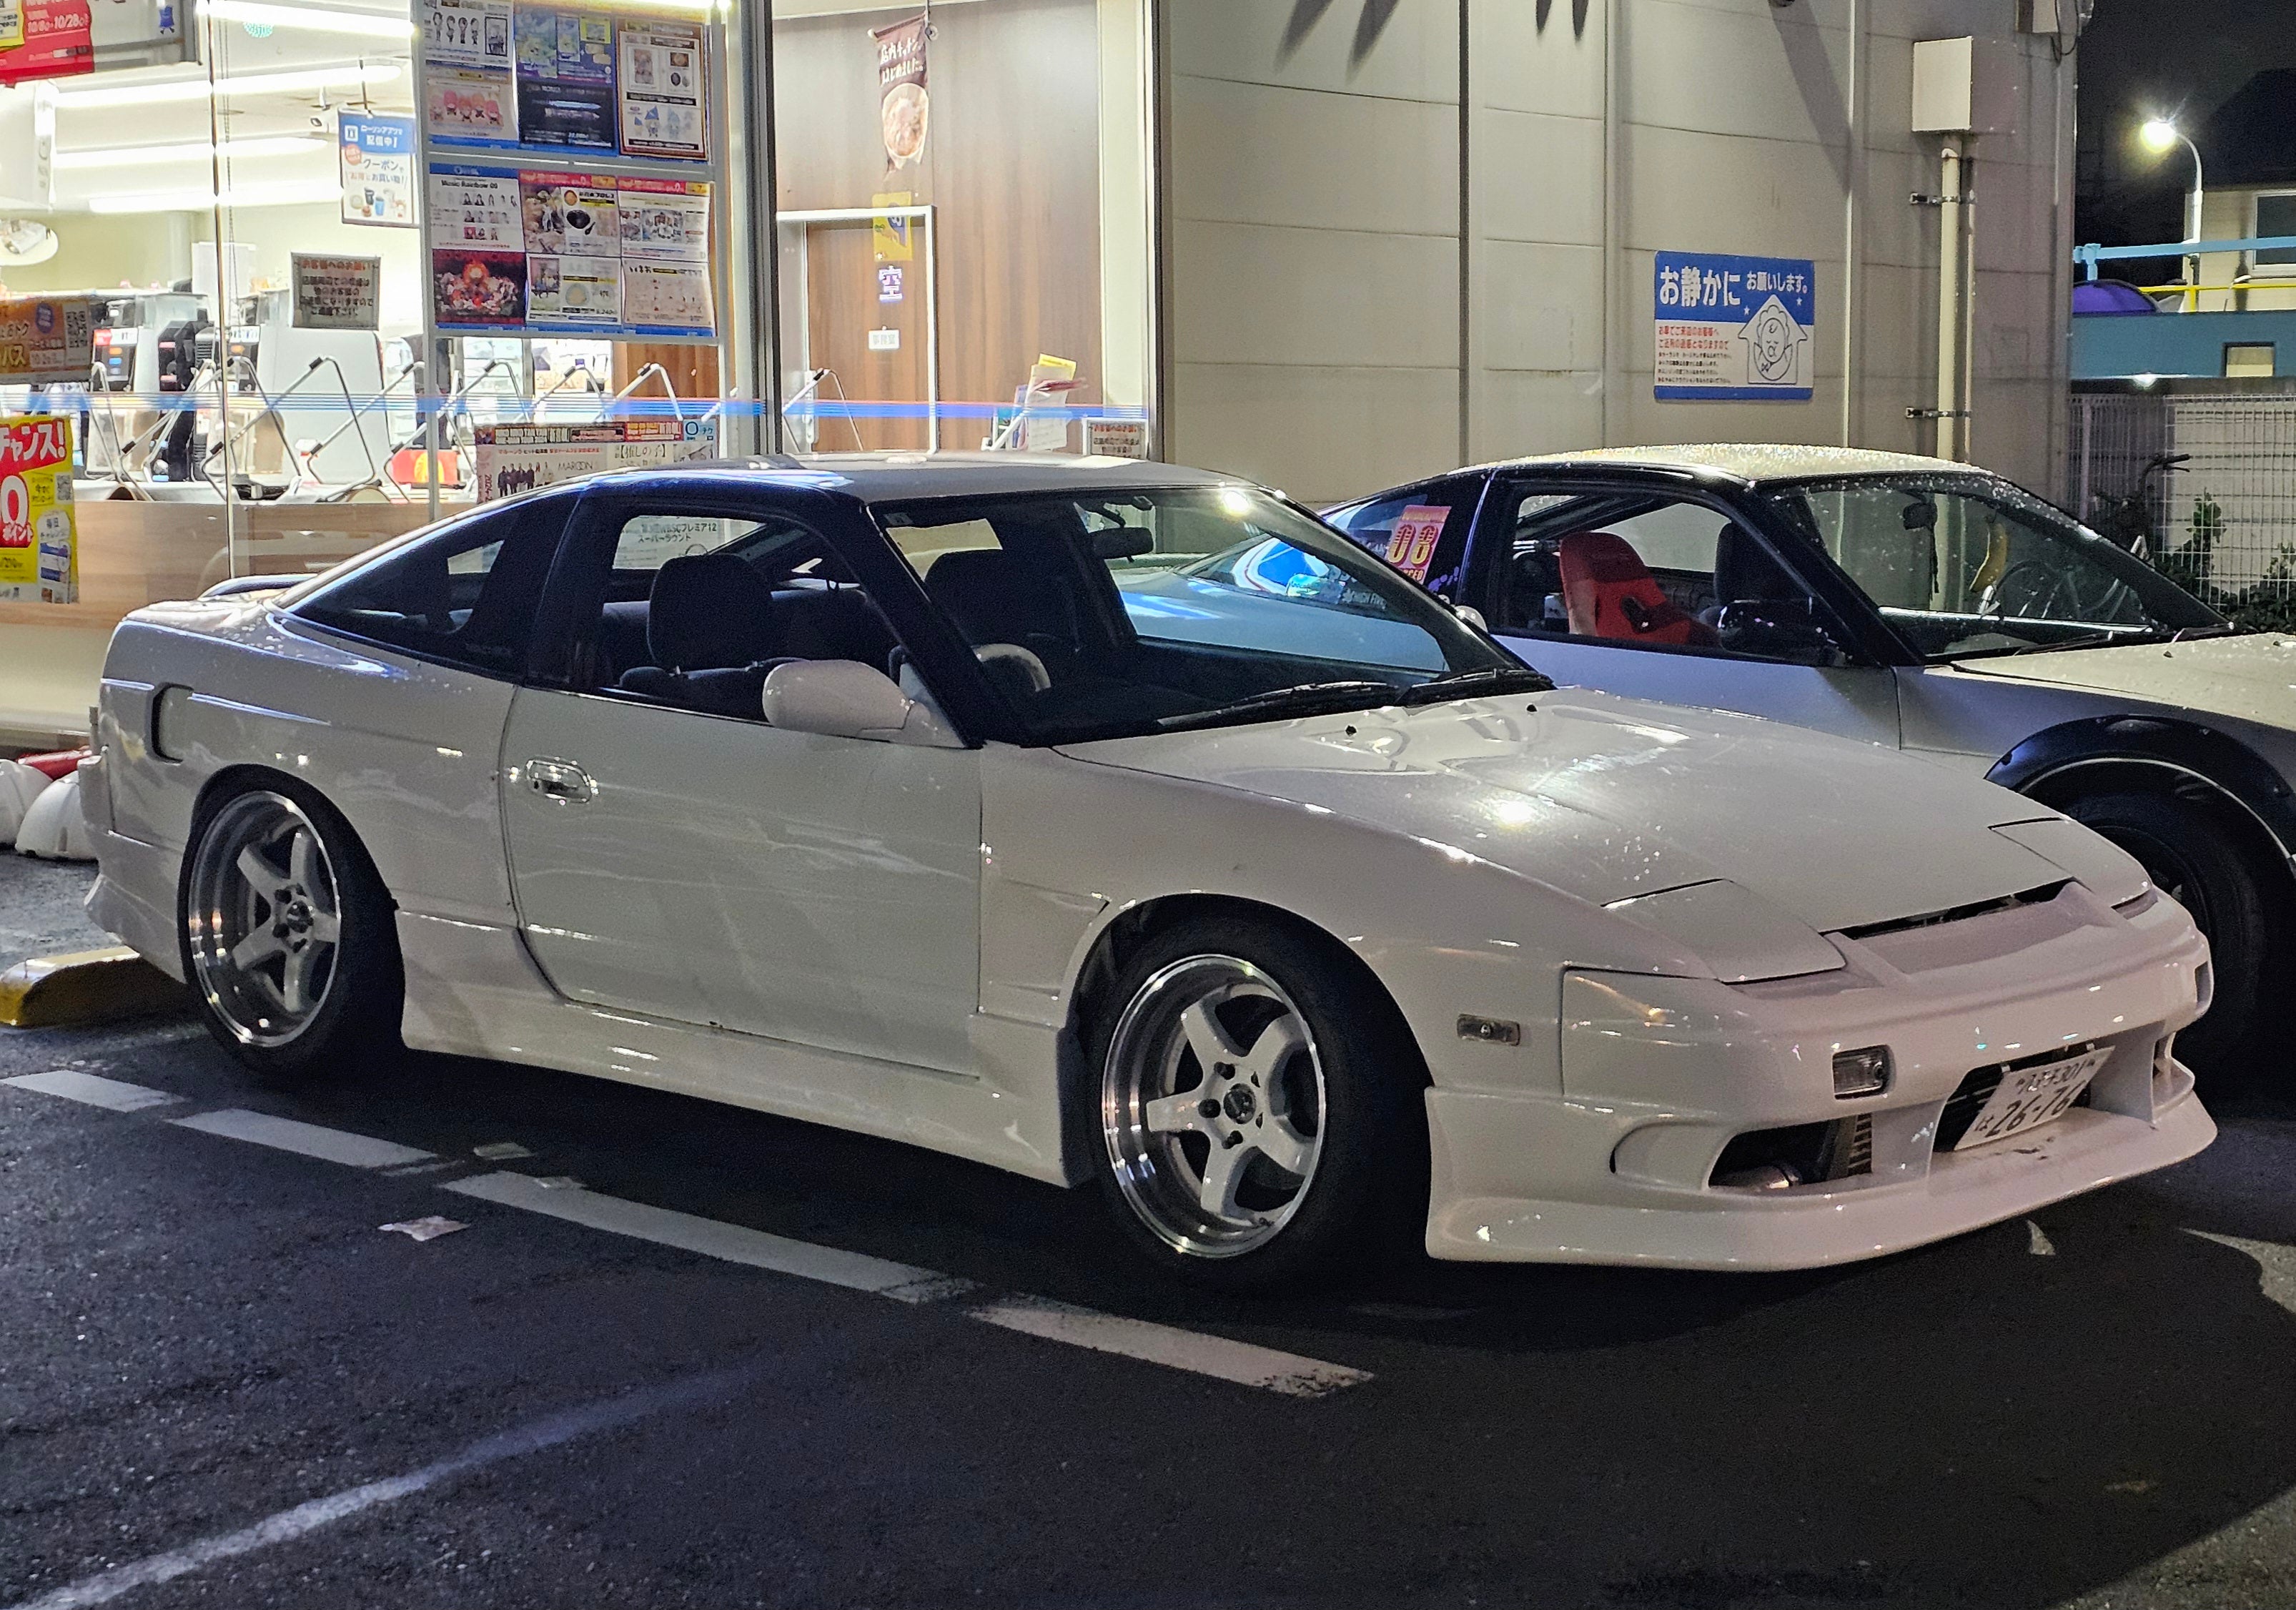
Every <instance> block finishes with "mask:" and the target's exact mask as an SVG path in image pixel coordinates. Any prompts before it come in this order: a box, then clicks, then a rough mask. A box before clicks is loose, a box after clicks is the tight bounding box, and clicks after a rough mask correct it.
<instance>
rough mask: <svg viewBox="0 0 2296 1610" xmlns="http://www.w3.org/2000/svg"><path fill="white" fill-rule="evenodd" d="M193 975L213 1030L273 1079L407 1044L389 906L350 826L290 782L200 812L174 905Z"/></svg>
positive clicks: (249, 789)
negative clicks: (402, 1037) (401, 1032)
mask: <svg viewBox="0 0 2296 1610" xmlns="http://www.w3.org/2000/svg"><path fill="white" fill-rule="evenodd" d="M178 916H179V932H180V933H181V935H182V942H183V956H184V977H185V978H186V979H187V980H188V981H189V982H190V983H191V986H192V991H193V996H194V997H195V998H196V999H197V1001H198V1003H199V1006H200V1010H201V1015H202V1016H203V1017H204V1018H205V1019H206V1021H207V1025H208V1029H209V1032H211V1033H212V1034H214V1036H215V1037H216V1039H217V1040H218V1041H220V1042H221V1043H222V1045H223V1046H224V1047H225V1049H227V1050H229V1051H231V1052H232V1053H233V1054H234V1056H237V1057H238V1058H239V1059H240V1060H241V1061H242V1063H244V1064H247V1065H248V1066H249V1067H250V1068H251V1069H253V1070H254V1071H255V1072H257V1073H258V1074H260V1075H262V1076H263V1077H265V1078H266V1079H273V1080H294V1079H299V1078H303V1077H305V1076H307V1075H309V1074H312V1073H316V1072H321V1071H324V1070H327V1069H332V1068H335V1067H340V1066H342V1065H345V1064H350V1063H355V1062H357V1061H360V1060H363V1059H365V1058H366V1057H369V1056H373V1055H374V1054H376V1053H377V1052H378V1051H380V1050H385V1049H388V1048H389V1047H395V1046H396V1045H397V1043H398V1012H399V1007H400V1002H401V999H402V984H401V978H400V973H399V961H398V944H397V942H396V936H395V934H394V933H393V932H392V920H391V913H390V899H389V894H388V893H387V892H386V891H384V889H383V886H382V883H381V879H380V878H379V877H377V876H376V875H375V873H374V871H373V867H371V866H370V865H369V863H368V861H367V858H366V856H365V851H364V850H362V849H361V848H360V846H359V844H358V842H357V838H356V837H355V836H354V835H353V834H352V833H351V830H350V827H349V826H348V824H347V823H345V822H344V821H343V819H342V818H341V817H340V816H339V815H337V814H336V813H335V812H334V811H333V810H332V809H330V808H329V807H328V806H327V804H326V802H325V801H323V800H321V799H319V798H318V797H317V796H316V794H313V793H310V792H309V791H308V790H307V789H304V788H302V787H300V786H299V785H297V784H291V783H288V782H286V781H285V780H284V779H281V780H278V781H276V782H271V783H256V784H249V785H247V786H245V787H242V788H240V789H238V790H236V791H234V792H232V793H228V794H225V795H224V796H223V797H221V798H219V799H217V800H214V801H210V802H209V803H208V805H207V806H206V807H205V808H204V809H202V810H201V813H200V817H199V819H198V821H197V822H196V823H195V825H194V827H193V835H192V845H191V849H190V851H189V853H187V854H186V855H185V856H184V871H183V880H182V883H181V887H180V894H179V912H178Z"/></svg>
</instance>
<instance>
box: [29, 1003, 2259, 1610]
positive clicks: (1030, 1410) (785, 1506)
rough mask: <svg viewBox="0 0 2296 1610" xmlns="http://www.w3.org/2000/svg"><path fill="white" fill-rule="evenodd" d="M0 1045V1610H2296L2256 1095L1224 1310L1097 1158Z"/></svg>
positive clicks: (130, 1034)
mask: <svg viewBox="0 0 2296 1610" xmlns="http://www.w3.org/2000/svg"><path fill="white" fill-rule="evenodd" d="M0 1081H13V1082H0V1269H4V1270H5V1271H6V1279H5V1282H4V1290H0V1606H19V1605H25V1604H30V1605H38V1606H48V1607H53V1606H77V1605H93V1604H98V1603H118V1604H120V1605H123V1606H193V1605H213V1606H234V1607H243V1606H317V1605H324V1606H367V1605H374V1606H386V1605H387V1606H394V1607H398V1606H479V1605H487V1606H529V1605H531V1606H569V1607H572V1606H584V1607H590V1606H599V1605H604V1604H646V1605H657V1604H660V1605H677V1604H692V1605H703V1606H743V1605H763V1606H790V1607H792V1610H795V1607H799V1606H803V1607H807V1610H814V1607H826V1606H935V1607H938V1606H958V1605H969V1604H988V1605H996V1606H1029V1607H1032V1610H1033V1607H1037V1606H1043V1607H1045V1610H1054V1607H1059V1610H1070V1607H1075V1610H1086V1607H1108V1610H1166V1607H1170V1610H1182V1607H1185V1610H1199V1607H1210V1606H1220V1607H1223V1610H1226V1607H1230V1606H1278V1607H1283V1610H1292V1607H1295V1606H1296V1607H1299V1610H1324V1607H1326V1606H1500V1605H1504V1606H1535V1607H1538V1610H1552V1607H1558V1606H1559V1607H1570V1606H1588V1607H1590V1610H1591V1607H1595V1606H1638V1607H1639V1606H1651V1607H1658V1610H1677V1607H1678V1610H1737V1607H1739V1606H1764V1607H1771V1606H1786V1607H1788V1610H1801V1607H1804V1606H1942V1605H1952V1606H2036V1607H2038V1606H2056V1605H2066V1604H2077V1605H2080V1606H2096V1607H2100V1610H2101V1607H2103V1606H2115V1607H2122V1606H2180V1607H2182V1606H2284V1605H2287V1604H2290V1603H2292V1602H2296V1502H2292V1497H2291V1494H2292V1492H2296V1311H2292V1305H2296V1253H2292V1244H2296V1199H2292V1195H2291V1192H2290V1190H2289V1188H2288V1182H2289V1181H2290V1180H2291V1179H2296V1110H2292V1109H2289V1108H2285V1107H2280V1106H2275V1105H2267V1104H2264V1103H2261V1102H2259V1101H2250V1102H2248V1103H2245V1104H2241V1105H2229V1106H2227V1107H2226V1109H2225V1111H2224V1113H2222V1114H2221V1116H2222V1117H2223V1119H2224V1135H2223V1138H2221V1139H2220V1140H2219V1141H2218V1144H2217V1146H2215V1147H2213V1148H2212V1149H2211V1150H2210V1151H2209V1152H2208V1153H2205V1154H2202V1156H2201V1157H2200V1158H2198V1159H2196V1160H2194V1162H2191V1163H2188V1164H2186V1165H2185V1166H2183V1167H2181V1168H2179V1169H2177V1170H2175V1171H2170V1172H2169V1173H2166V1174H2163V1175H2160V1176H2156V1177H2154V1178H2153V1179H2149V1180H2146V1181H2143V1182H2139V1183H2136V1184H2135V1185H2131V1186H2127V1187H2120V1188H2117V1189H2114V1190H2111V1191H2107V1192H2104V1193H2101V1194H2099V1195H2094V1196H2091V1197H2087V1198H2084V1199H2082V1200H2080V1201H2078V1202H2074V1203H2067V1204H2064V1205H2062V1206H2060V1207H2058V1208H2055V1209H2053V1210H2050V1211H2048V1212H2044V1213H2042V1214H2040V1215H2038V1216H2037V1217H2036V1218H2035V1219H2033V1220H2018V1221H2014V1222H2012V1223H2008V1224H2005V1225H2002V1226H1999V1227H1997V1228H1994V1229H1991V1230H1988V1231H1985V1232H1983V1233H1981V1234H1978V1235H1974V1236H1967V1237H1964V1238H1962V1239H1960V1240H1957V1241H1955V1242H1952V1243H1949V1244H1945V1245H1942V1246H1939V1247H1934V1248H1930V1249H1927V1250H1925V1251H1922V1252H1918V1253H1911V1254H1907V1255H1905V1256H1902V1257H1898V1258H1892V1259H1889V1260H1885V1261H1880V1262H1877V1263H1873V1264H1867V1265H1863V1266H1858V1267H1856V1268H1852V1269H1844V1270H1838V1271H1833V1272H1831V1273H1827V1274H1822V1275H1810V1276H1795V1277H1718V1276H1694V1275H1680V1274H1669V1273H1661V1272H1654V1271H1619V1270H1585V1269H1467V1268H1457V1267H1439V1266H1433V1265H1419V1266H1416V1267H1414V1268H1409V1269H1401V1270H1397V1271H1391V1272H1385V1273H1381V1274H1377V1275H1374V1276H1365V1277H1359V1278H1357V1279H1356V1280H1355V1281H1353V1282H1351V1283H1349V1284H1346V1285H1343V1286H1338V1287H1335V1288H1333V1289H1332V1290H1329V1291H1326V1292H1323V1293H1319V1294H1313V1295H1304V1296H1300V1297H1295V1298H1288V1299H1285V1300H1283V1301H1280V1302H1239V1301H1235V1300H1231V1299H1226V1298H1218V1297H1213V1296H1208V1295H1205V1294H1201V1293H1197V1292H1194V1291H1193V1290H1190V1289H1187V1288H1185V1287H1181V1286H1175V1285H1173V1284H1171V1283H1169V1282H1168V1281H1166V1280H1164V1279H1162V1278H1161V1277H1158V1276H1156V1275H1154V1274H1153V1273H1151V1272H1144V1270H1143V1269H1141V1267H1140V1266H1139V1265H1137V1264H1136V1262H1135V1261H1133V1260H1132V1257H1131V1255H1130V1254H1129V1253H1128V1250H1127V1249H1126V1247H1125V1246H1124V1244H1122V1243H1121V1242H1120V1240H1119V1237H1118V1236H1117V1235H1116V1234H1115V1233H1114V1231H1113V1229H1112V1227H1111V1226H1110V1225H1108V1224H1107V1223H1106V1222H1105V1221H1104V1220H1103V1214H1102V1209H1101V1206H1100V1204H1099V1203H1098V1202H1097V1201H1096V1200H1095V1198H1094V1197H1093V1196H1092V1195H1090V1194H1088V1193H1065V1192H1061V1191H1057V1190H1054V1189H1051V1188H1049V1187H1042V1186H1037V1185H1034V1184H1031V1183H1029V1182H1026V1181H1021V1180H1018V1179H1012V1178H1008V1177H1005V1176H1003V1175H1000V1174H997V1173H995V1172H993V1171H987V1170H983V1169H980V1168H977V1167H974V1166H972V1165H970V1164H966V1163H962V1162H955V1161H952V1160H948V1159H945V1158H939V1157H935V1156H931V1155H929V1154H921V1153H917V1152H914V1151H910V1150H908V1149H906V1148H902V1147H898V1146H891V1145H888V1144H884V1143H880V1142H876V1141H872V1140H866V1139H863V1138H856V1137H851V1136H845V1135H840V1134H836V1133H833V1132H831V1131H826V1130H823V1129H816V1128H812V1127H809V1126H806V1125H802V1124H798V1123H792V1122H787V1121H781V1120H776V1119H772V1118H767V1117H764V1116H761V1115H758V1114H756V1113H745V1112H741V1111H737V1110H734V1109H731V1108H726V1107H721V1106H717V1105H709V1104H705V1103H701V1102H695V1101H691V1100H687V1099H685V1098H682V1097H669V1096H665V1095H662V1094H660V1093H658V1092H653V1091H648V1090H644V1089H638V1088H627V1087H622V1086H616V1085H610V1084H605V1083H601V1082H597V1081H593V1080H582V1079H578V1078H575V1077H572V1076H566V1075H558V1074H549V1073H543V1072H535V1071H531V1070H526V1069H520V1068H513V1067H508V1066H503V1065H498V1064H480V1063H470V1062H462V1061H455V1060H450V1059H443V1058H435V1057H423V1056H406V1057H403V1058H400V1059H398V1060H397V1061H396V1062H394V1063H393V1064H391V1065H390V1066H389V1067H388V1068H387V1069H385V1070H384V1071H382V1072H380V1073H379V1074H375V1075H371V1076H368V1077H366V1078H364V1079H362V1080H357V1081H349V1080H345V1081H339V1082H332V1083H324V1082H323V1083H320V1084H316V1085H312V1086H308V1087H305V1088H300V1089H298V1090H296V1091H293V1092H290V1093H282V1092H275V1091H268V1090H265V1089H262V1088H258V1087H257V1086H255V1085H253V1084H251V1083H250V1081H249V1080H246V1079H245V1078H244V1076H243V1075H242V1073H241V1072H239V1071H238V1069H237V1068H236V1066H235V1064H233V1063H232V1062H231V1061H230V1060H229V1059H228V1058H226V1057H225V1056H223V1055H222V1054H221V1053H220V1052H219V1051H218V1050H217V1049H216V1048H215V1047H213V1045H212V1044H211V1043H210V1042H209V1040H208V1039H206V1037H205V1036H204V1035H203V1034H202V1033H201V1032H200V1031H197V1030H196V1029H195V1028H194V1027H193V1026H192V1025H191V1024H190V1023H187V1022H175V1023H153V1024H144V1025H138V1026H133V1027H128V1028H122V1029H117V1030H107V1031H74V1032H63V1031H38V1032H18V1033H12V1034H6V1035H0ZM482 1149H483V1150H484V1152H485V1153H487V1154H486V1155H481V1154H480V1152H481V1150H482ZM544 1182H549V1183H546V1184H545V1183H544ZM431 1218H444V1219H447V1220H453V1221H455V1222H458V1223H460V1224H462V1225H463V1226H464V1227H465V1228H461V1229H459V1230H455V1231H452V1232H449V1233H447V1234H443V1235H439V1236H436V1237H435V1238H433V1239H429V1240H420V1241H418V1240H416V1239H414V1238H413V1237H412V1236H408V1235H406V1234H405V1233H399V1232H393V1231H386V1230H384V1229H382V1228H379V1227H381V1226H384V1225H394V1224H409V1223H416V1222H419V1221H421V1220H427V1219H431Z"/></svg>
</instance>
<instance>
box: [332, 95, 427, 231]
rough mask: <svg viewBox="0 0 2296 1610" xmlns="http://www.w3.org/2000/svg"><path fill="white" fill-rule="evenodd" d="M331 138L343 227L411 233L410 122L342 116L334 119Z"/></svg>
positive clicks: (411, 131)
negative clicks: (336, 161) (337, 157)
mask: <svg viewBox="0 0 2296 1610" xmlns="http://www.w3.org/2000/svg"><path fill="white" fill-rule="evenodd" d="M335 138H336V141H337V143H338V149H339V152H340V156H341V163H340V167H341V171H342V179H343V222H344V223H346V224H365V225H371V226H380V227H383V228H389V229H412V228H414V119H412V118H388V117H381V116H370V115H366V114H364V113H359V112H349V111H347V112H343V113H341V114H340V116H339V117H338V118H337V119H336V123H335Z"/></svg>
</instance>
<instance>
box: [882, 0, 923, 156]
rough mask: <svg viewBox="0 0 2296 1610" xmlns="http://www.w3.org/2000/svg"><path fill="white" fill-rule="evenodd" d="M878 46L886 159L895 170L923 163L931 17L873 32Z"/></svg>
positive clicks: (919, 18) (918, 18) (914, 18)
mask: <svg viewBox="0 0 2296 1610" xmlns="http://www.w3.org/2000/svg"><path fill="white" fill-rule="evenodd" d="M869 37H870V38H871V39H873V40H874V41H875V42H876V45H877V93H878V94H879V96H880V97H881V99H880V101H879V103H878V117H879V120H880V121H881V123H882V124H883V126H884V132H885V160H886V161H887V162H888V163H889V164H890V165H891V166H892V167H894V168H903V167H906V166H907V165H908V164H909V163H911V162H915V163H918V164H920V165H922V163H923V161H924V160H925V135H926V133H927V131H928V128H929V127H930V125H931V118H932V99H931V96H930V95H928V94H926V93H925V46H926V43H927V42H928V41H929V40H930V39H931V37H932V22H931V19H930V18H926V17H912V18H910V19H909V20H908V21H906V22H896V23H895V24H893V26H892V27H890V28H881V29H875V30H873V32H872V33H871V34H870V36H869Z"/></svg>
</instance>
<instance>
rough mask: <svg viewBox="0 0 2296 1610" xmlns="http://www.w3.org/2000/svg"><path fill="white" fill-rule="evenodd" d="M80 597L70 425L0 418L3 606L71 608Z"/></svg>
mask: <svg viewBox="0 0 2296 1610" xmlns="http://www.w3.org/2000/svg"><path fill="white" fill-rule="evenodd" d="M78 597H79V530H78V524H77V523H76V522H75V521H74V519H73V516H72V422H71V421H70V420H69V419H64V418H59V417H56V416H53V415H15V416H12V417H6V416H0V599H6V600H9V601H10V602H13V603H34V604H70V603H73V602H75V601H76V600H77V599H78Z"/></svg>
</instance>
